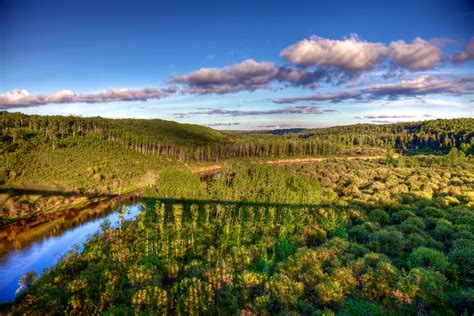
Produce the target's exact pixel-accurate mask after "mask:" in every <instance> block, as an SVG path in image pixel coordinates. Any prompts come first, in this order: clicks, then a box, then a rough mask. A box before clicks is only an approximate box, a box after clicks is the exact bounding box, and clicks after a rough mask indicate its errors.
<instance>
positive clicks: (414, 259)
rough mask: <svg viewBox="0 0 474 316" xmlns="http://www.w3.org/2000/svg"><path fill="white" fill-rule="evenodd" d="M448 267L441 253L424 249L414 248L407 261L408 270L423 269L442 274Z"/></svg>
mask: <svg viewBox="0 0 474 316" xmlns="http://www.w3.org/2000/svg"><path fill="white" fill-rule="evenodd" d="M448 265H449V262H448V258H447V257H446V256H445V255H444V254H443V253H442V252H440V251H438V250H435V249H431V248H426V247H418V248H416V249H415V250H413V252H412V253H411V254H410V258H409V259H408V266H409V267H410V268H425V269H433V270H435V271H439V272H444V271H446V269H447V268H448Z"/></svg>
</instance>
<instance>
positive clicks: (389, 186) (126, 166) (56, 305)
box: [0, 112, 474, 315]
mask: <svg viewBox="0 0 474 316" xmlns="http://www.w3.org/2000/svg"><path fill="white" fill-rule="evenodd" d="M0 126H1V131H2V134H1V143H0V153H1V156H0V157H1V158H0V167H1V168H0V172H1V173H0V176H1V187H0V188H1V189H2V190H3V191H2V192H0V193H2V194H1V197H2V199H3V201H4V204H3V206H2V209H1V210H0V212H1V216H2V219H3V220H4V221H5V223H7V222H10V221H12V222H14V221H15V220H18V219H22V220H25V219H26V218H29V217H31V216H41V213H42V212H43V211H44V212H47V211H48V212H50V211H51V210H54V211H55V212H61V211H62V210H63V209H62V208H61V207H64V204H67V203H72V202H77V200H78V199H80V198H85V197H87V198H88V199H92V198H95V199H97V198H99V197H100V196H101V194H102V195H103V194H109V195H113V196H115V194H117V193H120V194H122V193H125V192H137V191H139V192H140V194H141V198H140V199H139V202H138V203H139V204H140V207H141V208H142V209H143V211H142V212H141V213H140V214H139V215H138V217H137V218H136V220H134V221H128V222H123V223H122V224H121V225H119V226H118V227H116V226H112V225H111V224H110V223H107V222H104V223H103V224H102V225H101V228H100V231H99V232H97V233H96V234H94V235H92V236H91V237H90V238H89V240H88V241H87V243H86V244H85V246H84V248H83V249H82V250H81V251H75V250H72V251H70V252H69V253H68V254H67V255H66V256H65V257H64V258H62V260H61V261H60V262H59V263H58V264H57V265H56V266H54V267H53V268H51V269H49V270H48V271H45V273H44V274H43V275H42V276H41V277H37V276H36V275H35V273H27V274H25V275H24V276H23V277H22V278H21V280H20V289H19V294H18V296H17V297H16V299H15V301H14V302H12V303H5V304H3V305H0V312H1V313H2V314H11V315H16V314H46V315H48V314H58V313H68V314H83V315H89V314H105V315H117V314H120V315H121V314H123V315H128V314H176V315H183V314H191V315H200V314H212V315H214V314H218V315H221V314H228V315H229V314H231V315H234V314H244V315H253V314H259V315H273V314H277V315H278V314H279V315H287V314H294V315H472V314H473V313H474V273H473V271H474V159H473V155H474V119H468V118H466V119H453V120H432V121H424V122H413V123H399V124H388V125H368V124H358V125H351V126H340V127H332V128H325V129H310V130H289V131H283V132H279V133H268V132H262V131H252V132H245V133H244V132H239V131H232V132H220V131H216V130H213V129H210V128H207V127H202V126H198V125H187V124H186V125H183V124H178V123H174V122H168V121H162V120H131V119H130V120H128V119H127V120H111V119H103V118H79V117H59V116H48V117H46V116H28V115H24V114H18V113H6V112H1V113H0ZM283 158H286V159H283ZM309 158H313V160H308V159H309ZM316 158H318V160H317V159H316ZM269 159H272V160H271V161H273V162H276V163H272V164H270V163H268V162H269ZM305 159H307V160H305ZM280 162H284V163H280ZM199 170H211V171H209V172H206V173H202V172H199ZM33 187H34V188H42V189H43V190H51V191H53V190H56V191H67V192H73V195H72V197H57V196H54V194H53V195H52V196H49V197H48V198H46V199H45V198H44V197H43V198H40V197H38V196H37V195H35V194H34V193H26V191H25V193H23V194H22V193H21V192H20V193H18V190H19V188H23V189H26V188H33ZM68 199H69V200H70V201H66V200H68ZM86 202H87V201H85V202H84V203H86ZM119 212H120V213H121V214H122V213H123V214H125V213H126V212H127V205H126V204H124V205H121V206H120V210H119ZM0 225H1V224H0Z"/></svg>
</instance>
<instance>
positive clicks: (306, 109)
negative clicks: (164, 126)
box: [173, 106, 324, 118]
mask: <svg viewBox="0 0 474 316" xmlns="http://www.w3.org/2000/svg"><path fill="white" fill-rule="evenodd" d="M323 113H324V111H321V109H320V108H319V107H318V106H294V107H287V108H283V109H273V110H254V111H252V110H250V111H240V110H223V109H211V110H206V111H195V112H187V113H174V114H173V115H174V116H176V117H181V118H183V117H188V116H191V115H217V116H253V115H274V114H323Z"/></svg>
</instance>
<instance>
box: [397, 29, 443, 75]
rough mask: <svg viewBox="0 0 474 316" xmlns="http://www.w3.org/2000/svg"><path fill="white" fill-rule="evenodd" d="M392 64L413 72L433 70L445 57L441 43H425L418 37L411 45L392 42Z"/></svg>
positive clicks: (402, 42) (403, 42)
mask: <svg viewBox="0 0 474 316" xmlns="http://www.w3.org/2000/svg"><path fill="white" fill-rule="evenodd" d="M389 50H390V60H391V62H392V64H394V65H396V66H398V67H401V68H406V69H409V70H412V71H418V70H427V69H431V68H433V67H434V66H436V65H437V64H439V63H440V62H442V61H443V60H444V59H445V57H444V56H443V53H442V52H441V47H440V42H439V41H430V42H428V41H425V40H424V39H422V38H419V37H417V38H416V39H415V40H413V41H412V42H411V43H405V41H395V42H391V43H390V45H389Z"/></svg>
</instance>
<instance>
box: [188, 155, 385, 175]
mask: <svg viewBox="0 0 474 316" xmlns="http://www.w3.org/2000/svg"><path fill="white" fill-rule="evenodd" d="M383 158H384V156H353V157H317V158H289V159H276V160H266V161H257V162H256V163H265V164H267V165H288V164H294V163H301V164H305V163H312V162H320V161H325V160H330V159H335V160H378V159H383ZM221 169H222V166H221V165H217V164H216V165H211V166H203V167H199V168H197V169H196V170H195V171H196V172H197V173H199V174H202V175H206V174H214V173H217V172H219V171H220V170H221Z"/></svg>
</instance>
